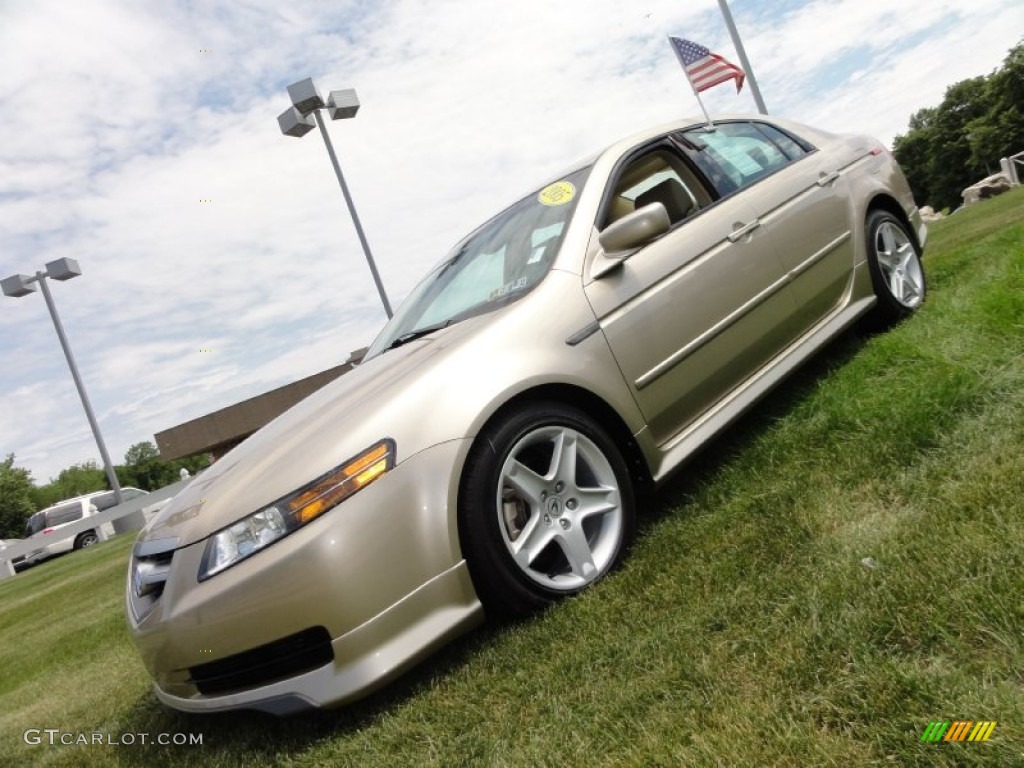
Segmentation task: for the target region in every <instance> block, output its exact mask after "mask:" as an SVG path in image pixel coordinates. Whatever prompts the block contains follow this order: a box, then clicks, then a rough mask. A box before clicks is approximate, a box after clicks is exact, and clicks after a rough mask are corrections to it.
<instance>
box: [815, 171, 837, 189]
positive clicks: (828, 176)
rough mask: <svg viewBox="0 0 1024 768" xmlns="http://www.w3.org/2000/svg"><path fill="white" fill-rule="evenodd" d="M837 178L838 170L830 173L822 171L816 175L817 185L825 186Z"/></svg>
mask: <svg viewBox="0 0 1024 768" xmlns="http://www.w3.org/2000/svg"><path fill="white" fill-rule="evenodd" d="M838 178H839V171H832V173H825V172H824V171H822V172H821V174H820V175H819V176H818V186H819V187H827V186H828V185H829V184H831V183H832V182H833V181H835V180H836V179H838Z"/></svg>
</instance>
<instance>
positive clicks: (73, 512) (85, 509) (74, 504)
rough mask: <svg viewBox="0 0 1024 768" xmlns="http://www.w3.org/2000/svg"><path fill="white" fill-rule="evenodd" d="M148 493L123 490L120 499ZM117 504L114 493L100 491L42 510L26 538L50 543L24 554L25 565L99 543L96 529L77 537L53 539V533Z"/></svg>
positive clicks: (30, 524) (107, 526)
mask: <svg viewBox="0 0 1024 768" xmlns="http://www.w3.org/2000/svg"><path fill="white" fill-rule="evenodd" d="M146 493H147V491H143V490H139V489H138V488H122V489H121V496H122V498H123V499H124V500H125V501H128V500H129V499H134V498H136V497H138V496H143V495H145V494H146ZM115 503H116V501H115V499H114V492H113V491H97V492H95V493H87V494H85V495H83V496H76V497H75V498H73V499H67V500H65V501H61V502H58V503H57V504H54V505H53V506H52V507H47V508H46V509H43V510H40V511H39V512H36V513H35V514H34V515H32V516H31V517H30V518H29V519H28V522H27V523H26V524H25V538H26V539H31V540H36V539H47V540H50V543H48V544H46V545H45V546H42V547H40V548H39V549H36V550H34V551H32V552H29V553H28V554H27V555H25V562H26V564H28V563H38V562H40V561H41V560H45V559H47V558H49V557H53V556H54V555H60V554H63V553H65V552H70V551H71V550H73V549H81V548H82V547H89V546H92V545H93V544H96V543H97V542H98V541H99V540H100V535H99V531H98V530H97V529H96V528H94V529H92V530H86V531H82V532H80V533H79V534H78V535H77V536H74V537H72V536H67V537H63V538H59V539H56V540H54V537H53V534H55V533H57V532H58V531H60V529H61V528H63V527H65V526H67V525H70V524H71V523H74V522H77V521H78V520H81V519H82V518H83V517H91V516H92V515H95V514H96V513H97V512H102V511H103V510H105V509H109V508H110V507H112V506H114V505H115ZM103 530H104V532H105V533H108V534H109V533H110V532H112V529H111V528H110V524H109V523H105V524H104V528H103Z"/></svg>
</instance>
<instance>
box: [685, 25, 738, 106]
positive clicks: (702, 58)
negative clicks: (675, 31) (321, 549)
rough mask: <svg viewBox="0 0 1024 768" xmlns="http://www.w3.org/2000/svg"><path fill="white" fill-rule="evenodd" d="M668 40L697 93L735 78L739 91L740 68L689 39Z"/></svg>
mask: <svg viewBox="0 0 1024 768" xmlns="http://www.w3.org/2000/svg"><path fill="white" fill-rule="evenodd" d="M668 40H669V42H670V43H671V44H672V50H673V51H675V54H676V58H678V59H679V63H680V64H682V65H683V71H684V72H685V73H686V77H687V78H688V79H689V81H690V85H692V86H693V90H695V91H696V92H697V93H700V92H701V91H704V90H707V89H708V88H710V87H711V86H713V85H718V84H719V83H724V82H725V81H726V80H735V81H736V93H739V92H740V88H742V87H743V78H744V74H743V70H742V69H740V68H739V67H737V66H736V65H735V64H730V63H729V62H728V61H726V60H725V59H723V58H722V57H721V56H719V55H718V54H717V53H712V52H711V51H709V50H708V49H707V48H705V47H704V46H703V45H698V44H697V43H694V42H692V41H691V40H683V39H682V38H680V37H669V39H668Z"/></svg>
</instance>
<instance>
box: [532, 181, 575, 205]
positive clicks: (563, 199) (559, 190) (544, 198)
mask: <svg viewBox="0 0 1024 768" xmlns="http://www.w3.org/2000/svg"><path fill="white" fill-rule="evenodd" d="M574 197H576V187H574V186H573V185H572V184H571V183H569V182H568V181H556V182H555V183H554V184H548V185H547V186H546V187H544V189H542V190H541V191H540V194H539V195H537V200H539V201H540V202H541V203H543V204H544V205H565V204H566V203H568V202H570V201H571V200H572V199H573V198H574Z"/></svg>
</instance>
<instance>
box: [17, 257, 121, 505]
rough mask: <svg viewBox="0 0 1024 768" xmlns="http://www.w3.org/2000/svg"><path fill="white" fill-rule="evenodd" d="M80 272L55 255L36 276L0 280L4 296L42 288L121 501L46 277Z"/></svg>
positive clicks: (66, 276) (109, 479)
mask: <svg viewBox="0 0 1024 768" xmlns="http://www.w3.org/2000/svg"><path fill="white" fill-rule="evenodd" d="M80 274H82V270H81V268H80V267H79V266H78V262H77V261H76V260H75V259H57V260H55V261H51V262H48V263H47V264H46V270H45V271H41V272H36V275H35V277H29V276H28V275H11V276H10V277H6V278H4V279H3V280H0V287H2V289H3V292H4V295H5V296H12V297H14V298H19V297H21V296H27V295H28V294H30V293H34V292H35V290H36V285H38V286H39V287H40V288H42V289H43V298H44V299H45V300H46V307H47V309H49V310H50V319H51V320H53V327H54V329H55V330H56V331H57V338H58V339H59V340H60V346H61V348H62V349H63V350H64V357H65V358H67V361H68V367H69V368H70V369H71V378H72V379H74V380H75V388H76V389H77V390H78V396H79V397H80V398H82V407H83V408H85V416H86V418H87V419H88V420H89V427H90V428H91V429H92V434H93V437H95V438H96V447H97V448H99V451H100V458H102V459H103V469H104V470H105V471H106V473H107V482H109V483H110V487H111V489H112V490H113V491H114V499H115V500H116V501H117V503H118V504H121V503H122V502H123V501H124V499H123V498H122V497H121V484H120V483H118V482H117V474H116V473H115V472H114V465H113V464H111V463H110V454H108V453H107V446H106V444H105V443H104V442H103V435H102V434H100V425H99V424H98V423H97V422H96V415H95V414H94V413H93V412H92V405H91V404H90V403H89V396H88V395H87V394H86V392H85V384H83V383H82V377H81V376H80V375H79V373H78V366H77V365H76V364H75V356H74V355H73V354H71V345H70V344H68V337H67V335H66V334H65V333H64V326H63V324H62V323H61V321H60V316H59V315H58V314H57V305H56V304H54V303H53V296H51V295H50V286H49V285H47V284H46V278H48V277H50V278H53V279H54V280H60V281H64V280H70V279H71V278H73V277H78V276H79V275H80Z"/></svg>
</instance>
